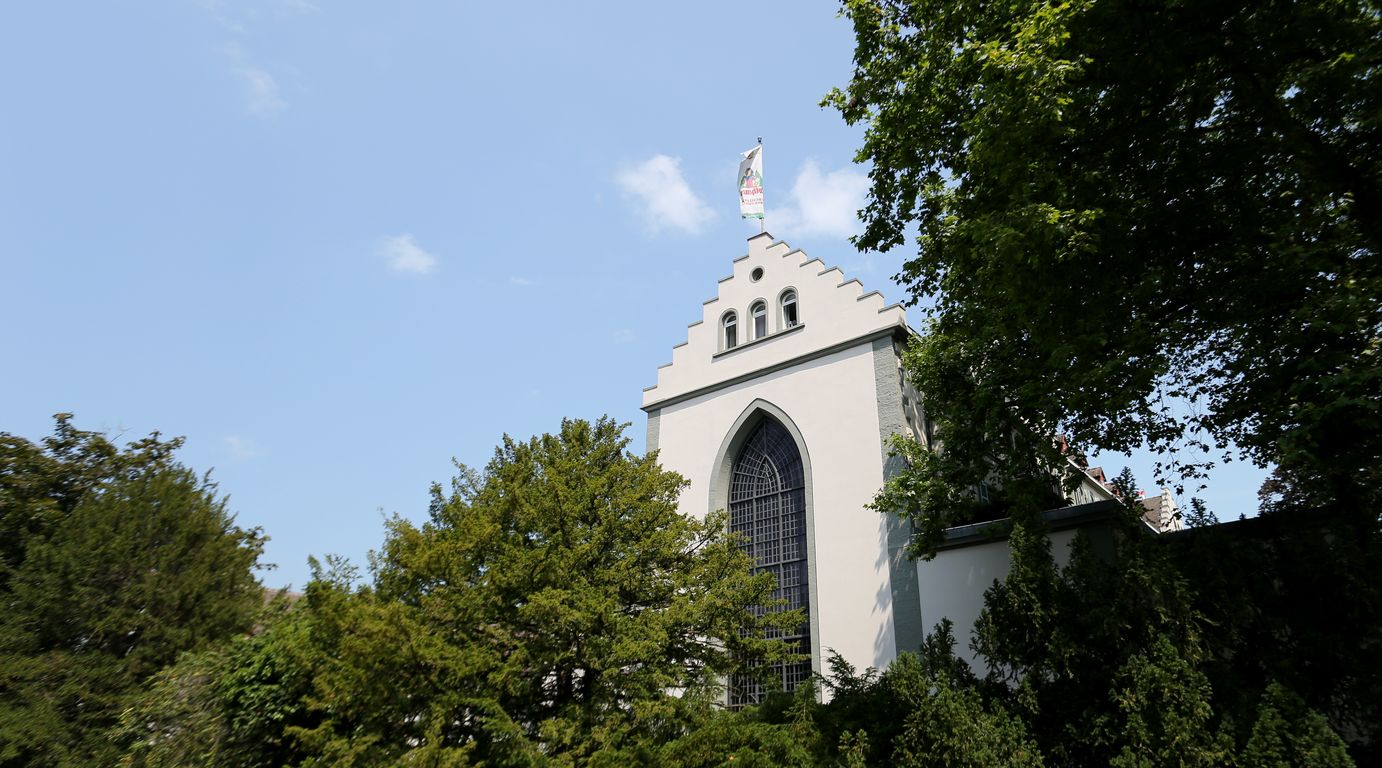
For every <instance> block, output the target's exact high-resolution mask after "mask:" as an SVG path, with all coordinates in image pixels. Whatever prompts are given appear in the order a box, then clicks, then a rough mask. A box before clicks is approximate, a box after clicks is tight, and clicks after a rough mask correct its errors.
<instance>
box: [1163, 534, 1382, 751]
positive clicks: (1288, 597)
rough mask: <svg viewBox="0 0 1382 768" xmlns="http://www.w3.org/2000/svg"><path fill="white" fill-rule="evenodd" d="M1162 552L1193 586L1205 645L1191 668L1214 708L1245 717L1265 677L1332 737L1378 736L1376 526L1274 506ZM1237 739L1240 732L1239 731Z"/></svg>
mask: <svg viewBox="0 0 1382 768" xmlns="http://www.w3.org/2000/svg"><path fill="white" fill-rule="evenodd" d="M1167 543H1168V544H1171V546H1167V547H1165V549H1166V550H1167V554H1168V556H1170V557H1171V558H1172V561H1171V562H1172V565H1173V566H1174V568H1175V570H1176V571H1177V572H1179V573H1180V574H1183V575H1184V577H1185V578H1187V579H1188V580H1189V581H1190V582H1191V583H1193V584H1194V585H1195V590H1194V592H1195V597H1194V599H1195V605H1196V608H1197V610H1198V611H1199V612H1200V613H1201V614H1202V615H1204V616H1206V617H1211V618H1212V621H1206V622H1203V623H1202V624H1201V627H1202V635H1203V638H1204V641H1205V644H1206V646H1207V647H1208V648H1210V649H1213V650H1214V653H1212V654H1210V655H1209V656H1208V657H1207V658H1206V659H1205V660H1204V663H1203V664H1202V666H1201V668H1202V669H1203V670H1204V672H1205V674H1206V675H1207V676H1208V677H1209V679H1210V680H1211V682H1212V683H1213V685H1214V689H1215V691H1216V692H1218V693H1219V699H1220V703H1221V706H1223V707H1227V708H1232V709H1235V710H1239V711H1244V712H1246V711H1249V710H1250V709H1251V708H1252V707H1254V706H1256V697H1257V696H1258V695H1259V694H1260V692H1262V691H1263V690H1265V689H1266V688H1267V687H1268V686H1269V684H1271V683H1272V682H1273V681H1275V682H1278V683H1280V684H1282V685H1284V686H1285V687H1286V688H1288V689H1290V690H1291V691H1292V692H1293V693H1294V694H1296V695H1298V696H1300V697H1301V698H1302V699H1303V700H1304V701H1305V702H1306V703H1307V704H1308V706H1309V707H1311V708H1313V709H1315V710H1317V711H1319V712H1320V713H1322V714H1324V715H1325V716H1327V717H1328V719H1329V722H1330V723H1331V724H1332V725H1333V727H1334V728H1335V729H1337V730H1338V732H1339V733H1341V734H1345V735H1347V736H1349V738H1350V740H1351V741H1353V742H1355V749H1361V743H1362V742H1369V743H1370V744H1371V746H1370V747H1368V748H1367V749H1366V750H1363V751H1359V752H1356V753H1355V754H1356V755H1357V756H1358V757H1359V758H1360V762H1361V761H1363V758H1364V757H1367V758H1368V759H1369V760H1371V761H1376V760H1377V759H1378V753H1377V749H1378V747H1377V745H1378V743H1379V737H1382V729H1380V728H1379V724H1382V659H1380V658H1379V656H1378V654H1377V652H1376V649H1377V648H1379V647H1382V525H1379V524H1376V523H1374V524H1368V523H1367V522H1366V521H1360V520H1359V519H1357V518H1356V517H1354V516H1352V515H1345V514H1333V515H1328V514H1326V515H1322V514H1320V513H1319V512H1317V511H1310V510H1296V511H1294V512H1286V511H1281V512H1277V513H1273V514H1270V515H1264V516H1262V517H1260V518H1257V519H1253V520H1246V521H1239V522H1234V523H1229V524H1226V525H1223V526H1217V527H1214V528H1209V529H1204V530H1198V531H1195V533H1194V535H1193V536H1190V537H1183V538H1182V539H1181V540H1179V541H1176V542H1174V543H1172V542H1167ZM1239 736H1240V737H1243V736H1244V733H1242V732H1240V733H1239Z"/></svg>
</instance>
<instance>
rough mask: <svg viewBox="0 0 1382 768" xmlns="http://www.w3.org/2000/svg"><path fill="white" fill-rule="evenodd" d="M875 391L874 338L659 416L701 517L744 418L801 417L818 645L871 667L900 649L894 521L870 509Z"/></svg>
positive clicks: (671, 457) (689, 501) (667, 462)
mask: <svg viewBox="0 0 1382 768" xmlns="http://www.w3.org/2000/svg"><path fill="white" fill-rule="evenodd" d="M873 393H874V368H873V353H872V349H871V347H870V345H869V344H867V343H865V344H861V345H859V346H857V347H854V348H852V349H848V350H844V351H841V352H837V353H834V354H831V355H828V356H825V357H821V358H817V359H815V360H810V361H807V362H805V363H802V364H800V365H797V366H793V367H791V368H787V369H785V370H781V371H778V372H776V373H772V374H769V375H767V376H764V377H762V378H759V379H755V380H753V381H751V382H745V383H743V384H738V385H735V386H731V387H728V388H726V389H723V390H720V391H717V392H713V393H710V394H707V395H704V396H701V397H697V398H694V399H691V400H687V401H685V402H682V403H677V404H675V405H671V406H668V407H666V408H664V409H662V411H661V413H660V416H659V418H660V424H659V434H660V437H659V440H658V445H659V460H660V461H661V463H662V466H663V467H666V468H667V469H671V470H674V471H676V472H679V473H680V474H682V475H683V476H685V477H686V478H687V479H689V480H690V481H691V485H690V487H689V488H687V489H686V491H685V492H684V493H683V494H682V498H681V509H682V512H683V513H685V514H688V515H695V516H698V517H699V516H704V515H705V514H706V513H707V512H709V511H711V509H710V503H711V502H710V497H709V493H710V484H711V475H712V472H714V471H715V470H716V467H715V466H714V464H715V460H716V458H717V453H718V452H719V450H720V447H721V444H722V443H723V442H724V440H725V438H726V436H727V435H728V433H729V431H730V429H731V428H732V427H733V426H734V424H735V422H736V420H738V418H739V416H740V415H741V414H743V413H744V411H745V410H746V409H748V408H749V406H750V405H751V404H752V403H753V402H754V401H755V400H756V399H759V398H761V399H763V400H766V401H768V402H770V403H772V404H773V405H775V406H777V408H779V409H781V410H782V411H783V412H784V413H786V414H787V416H788V417H789V418H790V419H791V420H792V422H793V424H794V425H795V426H796V428H797V430H799V431H800V434H801V437H802V439H803V440H804V442H805V443H806V453H807V454H808V456H809V460H810V466H811V471H812V477H811V486H812V487H811V499H812V509H811V513H812V515H813V518H814V520H813V529H814V530H813V531H812V533H813V542H814V547H813V549H814V553H813V554H814V557H813V558H812V561H811V563H810V568H811V579H812V583H813V584H814V589H815V596H816V606H817V608H816V616H815V619H816V626H817V627H818V632H817V634H818V637H815V638H813V641H814V642H815V644H816V646H817V647H818V648H819V649H821V650H822V651H823V652H824V651H826V649H831V648H833V649H834V650H836V651H839V652H840V653H841V654H842V655H843V656H844V657H845V658H846V659H848V660H849V661H850V662H851V663H853V664H856V665H858V666H860V667H861V668H862V667H868V666H880V665H885V664H887V663H888V661H890V660H891V659H892V658H893V657H894V656H895V655H896V649H895V648H894V645H893V635H892V623H891V616H892V604H891V592H890V588H889V582H888V562H887V551H888V549H887V531H886V526H885V523H884V520H883V516H882V515H880V514H878V513H877V512H874V511H872V510H868V509H865V508H864V505H865V504H867V503H868V502H869V501H871V500H872V499H873V495H874V493H876V492H877V491H878V489H879V487H880V486H881V485H882V482H883V479H882V478H883V462H882V451H881V447H880V440H879V435H878V413H877V407H876V405H875V402H874V399H873ZM820 661H821V660H820V659H816V663H817V664H819V663H820Z"/></svg>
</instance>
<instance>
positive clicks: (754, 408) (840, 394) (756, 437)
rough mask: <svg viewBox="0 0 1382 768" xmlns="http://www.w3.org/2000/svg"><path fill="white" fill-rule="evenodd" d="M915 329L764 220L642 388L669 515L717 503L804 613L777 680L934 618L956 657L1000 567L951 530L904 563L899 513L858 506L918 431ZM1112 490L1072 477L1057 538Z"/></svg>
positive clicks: (739, 686) (740, 696)
mask: <svg viewBox="0 0 1382 768" xmlns="http://www.w3.org/2000/svg"><path fill="white" fill-rule="evenodd" d="M911 334H912V331H911V330H910V329H909V328H908V326H907V319H906V312H905V311H904V309H903V308H902V307H901V306H900V305H897V304H893V305H887V304H886V303H885V301H884V299H883V296H882V294H880V293H878V292H877V291H873V292H867V291H865V289H864V286H863V285H862V284H861V283H860V282H859V281H858V280H852V279H849V278H848V277H847V276H845V275H844V274H843V273H842V272H841V271H840V270H839V269H838V268H833V267H830V266H828V265H826V264H824V263H823V262H821V260H820V259H815V258H811V257H809V256H808V255H807V254H806V253H804V252H803V251H801V250H799V249H793V248H791V247H790V246H788V245H787V244H786V243H783V242H775V241H774V240H773V239H772V237H771V236H770V235H768V234H767V233H763V234H759V235H756V236H754V237H751V238H749V241H748V254H747V255H744V256H741V257H739V258H737V259H735V260H734V262H733V271H732V273H731V274H730V275H729V276H727V277H725V278H723V279H721V280H720V282H719V286H718V290H717V292H716V295H715V296H714V297H713V298H711V299H709V300H707V301H706V302H705V303H704V304H703V305H702V307H701V317H700V319H699V320H697V321H696V322H694V323H692V324H691V325H690V327H689V328H688V331H687V338H686V341H685V342H683V343H681V344H679V345H677V346H676V347H674V348H673V350H672V361H671V362H670V363H668V364H667V365H664V366H662V367H660V368H659V369H658V371H657V383H656V384H654V385H653V386H651V387H648V388H647V389H645V390H644V392H643V406H642V407H643V410H644V411H645V412H646V413H647V414H648V442H647V447H648V450H649V451H653V450H656V451H658V452H659V460H660V462H661V464H662V466H663V467H665V468H667V469H670V470H674V471H676V472H678V473H680V474H681V475H683V476H684V477H686V478H687V479H688V480H689V481H690V486H689V487H688V488H687V489H686V490H685V491H684V492H683V494H682V497H681V500H680V504H681V511H682V512H683V513H685V514H689V515H695V516H697V517H704V516H705V515H706V514H708V513H710V512H713V511H716V510H727V511H728V512H729V515H730V527H731V529H732V530H734V531H736V532H742V533H743V534H745V536H746V538H747V540H748V542H749V544H748V548H749V551H750V554H751V555H752V556H753V558H754V561H755V566H756V568H757V569H759V570H768V571H771V572H773V573H774V574H775V575H776V576H777V581H778V594H779V596H780V597H782V598H783V599H785V600H786V601H787V604H788V606H789V607H792V608H797V607H801V608H805V609H806V612H807V615H808V617H809V620H808V621H807V622H806V624H804V625H803V626H802V627H801V628H800V630H799V634H798V635H796V636H794V637H791V638H790V639H792V640H794V641H795V642H797V643H799V645H800V648H801V650H802V652H803V653H809V654H810V661H809V662H803V663H799V664H791V665H782V666H781V667H780V668H778V669H776V670H774V673H775V675H776V676H778V678H779V679H780V682H781V688H782V689H784V690H788V691H790V690H792V689H794V688H795V687H796V685H797V684H798V683H800V682H802V681H804V680H806V679H807V678H809V677H810V675H811V672H812V671H816V672H820V671H822V662H823V659H824V658H825V657H826V656H827V655H828V654H829V653H830V652H836V653H839V654H840V655H841V656H842V657H844V659H845V660H847V661H848V662H850V663H851V664H853V665H855V666H856V667H858V668H865V667H869V666H874V667H879V668H882V667H885V666H887V664H888V663H889V662H891V661H892V660H893V659H894V658H896V656H897V654H898V653H899V652H900V651H914V650H917V649H918V648H919V647H920V645H921V642H922V640H923V638H924V637H925V634H926V632H927V631H928V630H929V629H930V627H931V626H933V625H934V624H935V623H936V622H937V621H939V620H940V619H941V618H942V617H946V616H948V617H949V618H950V619H951V620H952V621H954V623H955V633H956V638H957V639H958V640H959V646H960V647H958V648H957V649H956V650H957V652H960V653H961V654H962V655H965V654H967V646H968V636H969V628H970V627H971V626H972V625H973V621H974V619H975V618H976V617H977V616H978V611H979V607H980V605H981V602H982V595H983V591H984V590H985V589H986V588H987V587H988V586H989V585H990V584H991V583H992V582H993V580H994V579H995V578H1002V577H1003V575H1005V574H1006V571H1007V545H1006V543H1005V542H1003V541H1001V540H997V541H995V540H992V539H991V537H988V536H986V535H983V534H982V533H981V532H979V531H961V530H958V529H957V530H956V531H955V532H954V533H955V536H954V544H953V546H949V545H948V546H947V548H945V549H944V551H942V552H941V553H940V555H939V556H938V557H937V558H936V559H935V560H932V561H929V562H916V561H913V560H911V559H910V558H908V557H907V555H906V553H905V547H906V546H907V543H908V541H909V538H910V535H911V528H910V524H909V523H907V522H905V521H902V520H899V519H898V518H897V517H895V516H893V515H884V514H880V513H878V512H875V511H873V510H871V509H868V508H867V505H868V504H869V503H870V502H871V501H872V499H873V497H874V494H875V493H877V491H878V490H879V488H880V487H881V486H882V485H883V483H884V481H885V480H886V479H887V478H888V477H889V475H890V473H891V472H892V471H895V469H896V464H895V463H894V462H896V460H895V459H890V457H889V450H888V439H889V438H890V436H892V435H894V434H904V435H907V436H909V437H912V438H915V439H919V440H921V441H923V442H924V443H925V442H929V435H928V430H927V422H926V417H925V413H924V412H923V410H922V408H921V402H920V397H919V395H918V393H917V392H916V391H915V390H914V389H913V388H912V387H911V385H910V384H909V383H908V381H907V379H906V377H905V376H904V374H903V370H902V364H901V351H902V348H903V345H904V344H905V343H906V340H907V338H908V337H909V336H910V335H911ZM1109 498H1111V496H1110V495H1109V494H1108V492H1107V491H1106V490H1104V489H1103V487H1102V486H1099V485H1098V484H1097V483H1094V482H1093V481H1090V482H1089V483H1086V484H1084V485H1082V487H1081V488H1080V490H1079V491H1078V492H1077V498H1076V499H1075V501H1076V502H1077V503H1084V504H1083V506H1077V507H1073V508H1071V509H1070V510H1069V513H1067V514H1064V516H1063V518H1062V520H1063V521H1064V523H1065V524H1064V525H1056V526H1053V530H1054V531H1055V532H1054V533H1053V534H1052V544H1053V551H1056V552H1058V553H1061V552H1064V550H1065V549H1066V545H1068V542H1069V540H1070V539H1071V538H1073V536H1074V529H1075V528H1076V527H1079V526H1080V525H1081V524H1083V523H1084V522H1085V521H1086V520H1087V519H1089V518H1090V517H1091V516H1097V513H1098V511H1099V508H1103V509H1104V512H1105V513H1106V512H1107V509H1106V507H1107V504H1108V502H1107V501H1106V500H1107V499H1109ZM1086 502H1089V503H1086ZM1099 502H1102V503H1099ZM1062 512H1063V513H1064V512H1066V511H1062ZM1062 528H1063V529H1064V530H1061V529H1062ZM730 688H731V693H730V697H731V700H730V703H731V705H738V704H744V703H752V702H755V701H757V700H759V698H760V696H761V695H762V693H763V691H762V690H760V689H759V688H758V687H757V685H756V684H754V683H752V682H750V681H747V680H735V681H731V685H730Z"/></svg>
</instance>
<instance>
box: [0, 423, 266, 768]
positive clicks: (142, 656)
mask: <svg viewBox="0 0 1382 768" xmlns="http://www.w3.org/2000/svg"><path fill="white" fill-rule="evenodd" d="M0 444H3V452H4V453H3V459H4V463H3V470H0V499H3V503H4V507H3V510H0V512H3V515H4V520H5V526H6V529H7V531H9V533H11V534H12V535H14V536H16V540H17V541H18V542H19V543H20V544H21V545H22V546H9V547H8V548H7V550H6V552H5V554H4V557H5V558H6V560H7V562H6V563H5V566H4V567H5V574H4V575H5V578H4V581H3V584H0V600H3V605H4V608H5V610H4V612H3V614H0V765H36V766H42V765H90V764H94V763H105V764H111V763H113V762H114V761H115V758H116V757H117V756H118V755H119V751H118V747H117V745H116V743H115V741H114V740H112V739H111V738H110V737H109V735H108V733H107V731H108V729H109V728H111V727H112V726H113V725H114V724H115V723H116V720H117V718H118V716H119V714H120V712H121V710H122V709H123V708H124V706H126V703H127V702H128V701H129V700H130V699H131V697H132V696H133V695H134V693H135V692H136V691H137V689H138V687H139V686H140V685H141V684H142V683H143V682H144V681H145V680H146V679H148V678H149V677H150V676H152V675H153V674H155V673H156V672H158V671H159V670H160V669H161V668H163V667H164V666H166V665H169V664H171V663H172V662H173V661H174V660H175V659H176V658H177V657H178V655H179V654H180V653H182V652H184V651H190V650H198V649H202V648H205V647H207V646H209V645H210V644H212V643H214V642H217V641H220V640H222V639H224V638H227V637H229V636H231V635H233V634H235V633H238V632H243V631H245V630H246V629H248V628H249V626H250V620H251V618H252V616H253V614H254V612H255V610H256V609H257V608H258V605H259V602H260V587H259V584H258V582H257V581H256V580H255V578H254V575H253V568H254V567H255V563H256V560H257V558H258V556H259V553H260V551H261V549H262V546H263V538H262V537H261V536H260V534H259V532H258V531H245V530H242V529H240V528H238V527H236V526H235V525H234V523H233V519H232V517H231V516H230V515H229V513H228V512H227V510H226V508H225V502H224V500H222V499H218V498H217V497H216V494H215V486H213V485H212V484H210V483H209V482H208V481H206V480H205V479H201V478H198V477H197V476H196V475H195V474H194V473H193V472H192V471H191V470H189V469H187V468H185V467H183V466H181V465H179V464H177V463H175V462H174V461H173V459H172V451H173V450H174V449H176V448H177V446H178V445H179V444H180V441H177V440H174V441H169V442H160V441H159V440H158V438H157V436H154V437H151V438H148V439H146V440H142V441H139V442H136V443H133V444H131V446H130V447H129V448H128V449H127V450H124V451H121V450H118V449H116V448H114V447H113V446H112V445H111V444H110V443H109V442H108V441H107V440H106V439H105V438H104V437H102V436H100V435H96V434H94V433H89V432H80V431H77V430H74V429H72V428H71V426H70V425H69V424H68V421H67V418H66V417H59V419H58V428H57V432H56V435H55V436H54V437H52V438H49V439H48V440H46V441H45V445H44V447H42V448H40V447H38V446H34V445H33V444H30V443H27V441H24V440H22V439H20V438H15V437H12V436H9V435H5V436H3V439H0ZM6 544H7V545H11V544H13V541H7V542H6Z"/></svg>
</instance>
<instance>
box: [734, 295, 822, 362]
mask: <svg viewBox="0 0 1382 768" xmlns="http://www.w3.org/2000/svg"><path fill="white" fill-rule="evenodd" d="M760 301H761V302H764V303H765V304H766V303H767V301H768V300H767V299H763V298H758V299H754V300H753V302H750V304H749V306H753V304H754V303H757V302H760ZM805 327H806V323H797V324H796V325H794V326H792V327H791V328H783V329H782V330H780V331H773V332H772V333H770V334H768V335H767V336H759V337H758V338H756V339H749V340H748V341H746V342H744V343H743V344H735V345H734V346H733V347H730V348H729V349H722V350H720V351H719V352H716V353H715V354H713V355H711V356H710V358H711V359H712V360H713V359H715V358H718V357H724V356H725V355H732V354H734V353H735V352H738V351H739V350H741V349H744V348H746V347H752V346H753V345H755V344H762V343H764V342H768V341H772V340H773V339H776V338H778V337H780V336H785V335H787V334H789V333H791V332H792V331H795V330H797V329H798V328H805Z"/></svg>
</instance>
